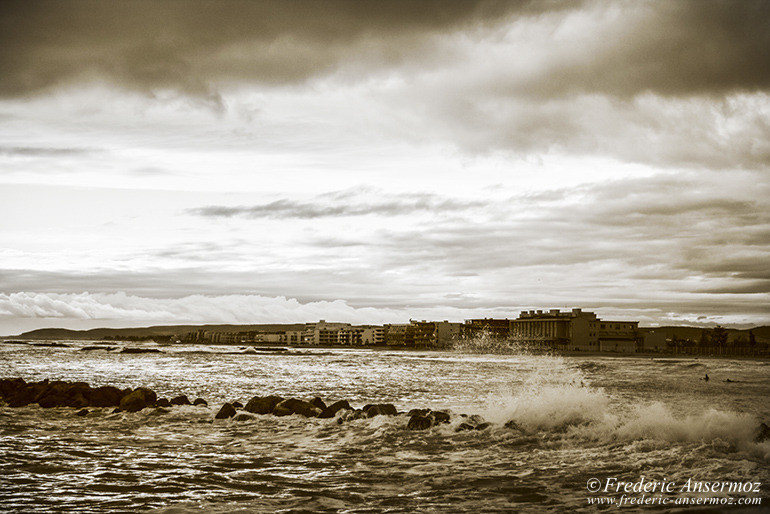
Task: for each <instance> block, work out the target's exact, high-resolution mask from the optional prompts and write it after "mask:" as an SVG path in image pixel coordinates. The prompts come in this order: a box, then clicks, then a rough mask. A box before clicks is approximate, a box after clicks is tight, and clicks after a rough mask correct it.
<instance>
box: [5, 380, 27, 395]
mask: <svg viewBox="0 0 770 514" xmlns="http://www.w3.org/2000/svg"><path fill="white" fill-rule="evenodd" d="M26 387H27V383H26V382H25V381H24V379H23V378H3V379H0V398H5V399H6V400H9V399H10V398H11V397H12V396H13V395H15V394H16V391H18V390H19V389H21V388H25V389H26Z"/></svg>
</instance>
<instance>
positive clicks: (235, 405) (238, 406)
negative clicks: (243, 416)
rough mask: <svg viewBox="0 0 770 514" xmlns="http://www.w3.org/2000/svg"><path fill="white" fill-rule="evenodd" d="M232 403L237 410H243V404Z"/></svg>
mask: <svg viewBox="0 0 770 514" xmlns="http://www.w3.org/2000/svg"><path fill="white" fill-rule="evenodd" d="M230 403H232V404H233V407H235V408H236V409H242V408H243V404H242V403H241V402H239V401H238V400H236V401H234V402H230Z"/></svg>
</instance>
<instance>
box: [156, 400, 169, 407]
mask: <svg viewBox="0 0 770 514" xmlns="http://www.w3.org/2000/svg"><path fill="white" fill-rule="evenodd" d="M155 406H156V407H171V402H170V401H168V399H167V398H159V399H158V401H156V402H155Z"/></svg>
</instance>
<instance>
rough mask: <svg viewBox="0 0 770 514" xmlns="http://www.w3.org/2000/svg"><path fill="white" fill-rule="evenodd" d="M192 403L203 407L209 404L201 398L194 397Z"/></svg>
mask: <svg viewBox="0 0 770 514" xmlns="http://www.w3.org/2000/svg"><path fill="white" fill-rule="evenodd" d="M193 405H203V406H205V407H208V406H209V402H207V401H206V400H204V399H203V398H196V399H195V401H193Z"/></svg>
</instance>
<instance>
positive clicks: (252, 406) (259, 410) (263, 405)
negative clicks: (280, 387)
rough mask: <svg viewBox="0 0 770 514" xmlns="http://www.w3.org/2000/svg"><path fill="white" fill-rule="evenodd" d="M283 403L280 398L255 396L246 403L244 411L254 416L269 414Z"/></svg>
mask: <svg viewBox="0 0 770 514" xmlns="http://www.w3.org/2000/svg"><path fill="white" fill-rule="evenodd" d="M282 401H283V398H281V397H280V396H275V395H270V396H255V397H254V398H252V399H251V400H249V401H248V402H247V403H246V406H245V407H244V409H246V410H247V411H249V412H252V413H254V414H270V413H271V412H273V409H275V406H276V405H278V404H279V403H281V402H282Z"/></svg>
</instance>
